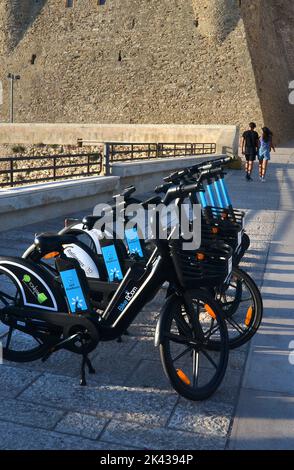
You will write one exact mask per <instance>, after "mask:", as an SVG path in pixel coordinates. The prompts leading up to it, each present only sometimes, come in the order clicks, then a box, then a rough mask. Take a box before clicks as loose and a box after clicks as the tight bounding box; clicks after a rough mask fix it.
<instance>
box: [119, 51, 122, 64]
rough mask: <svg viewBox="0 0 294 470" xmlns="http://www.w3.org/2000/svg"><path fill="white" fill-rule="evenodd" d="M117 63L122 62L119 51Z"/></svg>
mask: <svg viewBox="0 0 294 470" xmlns="http://www.w3.org/2000/svg"><path fill="white" fill-rule="evenodd" d="M118 61H119V62H121V61H122V56H121V51H119V53H118Z"/></svg>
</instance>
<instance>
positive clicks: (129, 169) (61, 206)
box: [0, 155, 221, 232]
mask: <svg viewBox="0 0 294 470" xmlns="http://www.w3.org/2000/svg"><path fill="white" fill-rule="evenodd" d="M219 156H221V155H217V156H216V157H219ZM210 159H211V156H199V157H197V158H196V157H187V158H183V157H182V158H166V159H160V160H157V161H150V160H149V161H142V162H132V163H115V164H113V166H112V168H111V171H112V175H111V176H98V177H92V178H84V179H80V180H67V181H61V182H58V183H47V184H38V185H31V186H25V187H20V188H13V189H3V190H0V232H1V231H2V230H9V229H12V228H16V227H22V226H24V225H28V224H31V223H34V222H40V221H46V220H49V219H52V218H55V217H58V216H66V215H70V214H72V213H74V212H78V211H80V210H83V209H85V210H86V209H89V208H92V209H94V206H95V205H96V204H97V203H98V202H107V201H109V199H110V198H111V197H112V196H113V194H115V193H117V192H119V190H120V189H122V188H124V187H126V186H127V185H130V184H133V185H135V186H136V188H137V193H138V194H142V193H145V192H148V191H151V190H152V189H154V187H155V186H156V185H157V184H160V183H161V182H162V179H163V177H164V176H165V175H167V174H169V173H171V172H172V171H175V170H178V169H181V168H184V167H187V166H191V165H193V164H195V163H196V162H200V161H203V160H210Z"/></svg>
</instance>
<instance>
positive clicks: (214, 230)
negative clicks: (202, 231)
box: [211, 227, 219, 234]
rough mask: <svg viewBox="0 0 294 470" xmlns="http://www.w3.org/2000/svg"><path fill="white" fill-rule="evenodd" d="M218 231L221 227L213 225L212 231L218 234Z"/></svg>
mask: <svg viewBox="0 0 294 470" xmlns="http://www.w3.org/2000/svg"><path fill="white" fill-rule="evenodd" d="M218 232H219V228H218V227H212V229H211V233H213V234H216V233H218Z"/></svg>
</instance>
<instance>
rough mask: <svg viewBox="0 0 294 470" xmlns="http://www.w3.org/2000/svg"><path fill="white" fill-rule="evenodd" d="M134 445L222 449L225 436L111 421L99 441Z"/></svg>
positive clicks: (170, 448)
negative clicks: (204, 434)
mask: <svg viewBox="0 0 294 470" xmlns="http://www.w3.org/2000/svg"><path fill="white" fill-rule="evenodd" d="M104 440H105V441H107V442H111V443H116V444H123V445H130V444H131V445H134V446H135V447H138V448H140V449H142V450H144V449H148V450H149V449H150V450H174V449H181V450H204V449H205V450H208V449H209V450H222V449H224V447H225V442H226V440H225V438H221V437H219V438H216V437H214V436H203V435H201V434H194V433H189V432H183V431H176V430H174V429H173V430H172V429H167V428H153V429H152V428H149V427H146V426H140V425H138V424H135V423H132V424H131V423H122V422H120V421H111V422H110V424H109V425H108V426H107V428H106V430H105V431H104V433H103V434H102V436H101V441H104Z"/></svg>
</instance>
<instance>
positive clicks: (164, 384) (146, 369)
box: [125, 358, 172, 391]
mask: <svg viewBox="0 0 294 470" xmlns="http://www.w3.org/2000/svg"><path fill="white" fill-rule="evenodd" d="M158 359H159V358H158ZM125 384H126V385H127V386H128V387H147V388H155V389H157V388H158V389H163V390H170V391H171V390H172V387H171V385H170V382H169V380H168V378H167V377H166V375H165V373H164V371H163V368H162V365H161V362H160V361H159V360H158V361H150V360H142V362H141V363H140V365H139V367H138V368H137V369H135V371H134V372H133V374H132V375H131V377H130V378H129V379H128V380H127V381H126V383H125Z"/></svg>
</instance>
